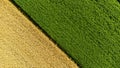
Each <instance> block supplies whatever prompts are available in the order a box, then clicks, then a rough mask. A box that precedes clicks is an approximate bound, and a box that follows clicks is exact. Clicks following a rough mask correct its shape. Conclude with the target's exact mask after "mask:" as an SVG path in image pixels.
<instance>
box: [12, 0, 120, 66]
mask: <svg viewBox="0 0 120 68" xmlns="http://www.w3.org/2000/svg"><path fill="white" fill-rule="evenodd" d="M14 1H15V3H16V4H18V5H19V6H20V7H21V8H22V10H24V11H25V12H26V13H27V14H28V15H29V16H30V17H31V18H32V19H33V20H34V21H35V22H36V23H37V24H39V26H40V27H41V28H42V29H43V30H44V31H46V33H47V34H48V35H49V36H50V37H51V38H52V39H53V40H55V41H56V43H57V44H58V45H59V47H60V48H61V49H62V50H64V51H65V52H66V53H67V54H68V55H69V56H70V57H71V58H72V59H73V60H74V61H75V62H76V63H77V64H78V65H79V66H80V67H81V68H120V3H119V0H118V1H117V0H14Z"/></svg>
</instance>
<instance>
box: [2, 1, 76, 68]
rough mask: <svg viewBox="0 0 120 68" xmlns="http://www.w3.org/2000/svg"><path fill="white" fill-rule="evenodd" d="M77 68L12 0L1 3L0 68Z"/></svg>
mask: <svg viewBox="0 0 120 68" xmlns="http://www.w3.org/2000/svg"><path fill="white" fill-rule="evenodd" d="M31 67H35V68H78V67H77V65H76V64H75V63H74V62H73V61H71V59H69V58H68V57H67V55H66V54H65V53H64V52H62V51H61V50H60V49H59V48H58V47H57V46H56V45H55V44H54V43H53V42H52V41H51V40H50V39H49V38H48V37H46V35H44V33H43V32H42V31H41V30H38V28H36V26H34V25H33V24H32V22H31V21H29V20H28V19H27V18H26V17H25V16H24V15H23V14H22V13H21V12H19V10H17V8H16V7H15V6H14V5H13V4H12V3H11V2H10V1H9V0H0V68H31Z"/></svg>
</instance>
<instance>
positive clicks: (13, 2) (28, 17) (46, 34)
mask: <svg viewBox="0 0 120 68" xmlns="http://www.w3.org/2000/svg"><path fill="white" fill-rule="evenodd" d="M9 1H10V2H11V3H12V4H13V5H15V7H16V8H17V9H18V10H19V11H20V12H21V13H22V14H23V15H24V16H25V17H26V18H27V19H28V20H30V21H31V22H32V23H33V24H34V25H35V26H36V27H37V28H38V29H40V30H41V31H42V32H43V33H44V34H45V36H47V37H48V38H49V39H50V40H51V41H52V42H53V43H54V44H56V45H57V46H58V48H60V49H61V50H62V51H63V52H64V53H65V54H66V55H67V57H68V58H69V59H71V61H73V62H74V63H75V64H76V65H77V66H79V67H80V68H82V66H81V64H78V63H77V62H75V61H76V59H73V58H72V57H71V56H70V54H68V53H67V52H66V51H65V50H64V49H63V48H62V47H60V45H59V44H57V42H56V41H55V40H54V39H52V37H51V36H50V35H49V34H48V33H47V32H46V31H45V30H44V29H43V28H42V27H40V25H39V24H37V23H36V22H35V21H34V20H33V19H32V17H31V16H30V15H29V14H27V12H25V11H24V10H23V9H22V8H21V7H20V6H19V5H18V4H17V3H15V1H14V0H9Z"/></svg>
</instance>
